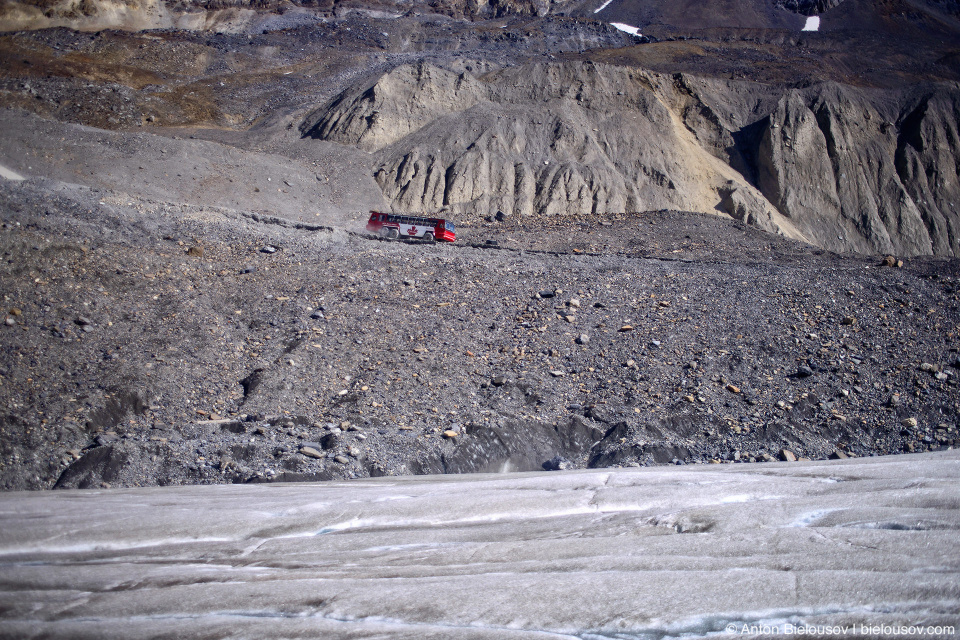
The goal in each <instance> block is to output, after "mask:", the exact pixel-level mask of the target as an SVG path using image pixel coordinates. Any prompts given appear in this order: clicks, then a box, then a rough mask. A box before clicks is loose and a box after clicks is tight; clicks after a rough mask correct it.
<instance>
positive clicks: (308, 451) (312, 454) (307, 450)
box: [299, 447, 324, 459]
mask: <svg viewBox="0 0 960 640" xmlns="http://www.w3.org/2000/svg"><path fill="white" fill-rule="evenodd" d="M299 453H300V454H301V455H305V456H307V457H308V458H318V459H319V458H323V457H324V455H323V454H322V453H320V452H319V451H317V450H316V449H314V448H313V447H300V449H299Z"/></svg>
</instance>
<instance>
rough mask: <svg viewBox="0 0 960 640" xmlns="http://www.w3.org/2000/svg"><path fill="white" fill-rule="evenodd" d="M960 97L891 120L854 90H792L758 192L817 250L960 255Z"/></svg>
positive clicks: (929, 98)
mask: <svg viewBox="0 0 960 640" xmlns="http://www.w3.org/2000/svg"><path fill="white" fill-rule="evenodd" d="M957 97H958V96H957V94H956V92H955V91H951V90H947V89H943V88H940V89H935V90H934V91H933V93H931V94H930V95H924V96H920V97H918V98H913V99H912V100H909V101H904V102H905V106H904V107H902V108H901V113H900V115H893V114H890V113H886V114H882V113H880V111H878V109H877V108H875V107H874V106H873V105H872V104H871V103H870V101H869V100H867V99H865V97H864V96H863V95H860V94H858V93H856V92H854V91H853V90H851V89H850V88H845V87H838V86H835V85H829V86H825V87H821V88H819V90H818V91H817V92H815V93H814V94H812V95H809V96H801V95H800V93H799V92H797V91H793V92H791V93H789V94H787V95H786V96H784V98H783V99H781V101H780V103H779V104H778V105H777V108H776V110H775V111H774V112H773V113H772V114H770V116H769V117H768V118H767V119H766V120H765V121H764V122H763V132H762V135H761V139H760V142H759V145H758V147H757V154H756V163H757V183H758V186H759V187H760V190H761V191H762V192H763V194H764V195H765V196H766V197H767V198H768V199H769V200H770V201H771V202H772V203H773V204H774V205H775V206H776V207H777V208H778V209H779V210H780V211H781V212H782V213H783V214H784V215H786V216H788V217H789V218H790V219H791V220H792V221H793V222H794V223H795V224H796V226H797V227H798V228H799V229H800V230H801V231H802V232H803V233H804V235H806V236H807V237H808V238H810V239H811V240H812V241H813V242H814V243H815V244H817V245H819V246H821V247H824V248H827V249H832V250H836V251H857V252H862V253H896V254H902V255H921V254H935V255H958V250H960V245H958V244H957V240H956V227H957V223H958V218H957V213H956V210H955V209H954V208H953V203H955V202H957V196H958V195H960V193H958V186H960V183H958V177H957V171H956V164H957V157H958V140H957V133H956V122H957V113H958V110H957V105H956V101H957Z"/></svg>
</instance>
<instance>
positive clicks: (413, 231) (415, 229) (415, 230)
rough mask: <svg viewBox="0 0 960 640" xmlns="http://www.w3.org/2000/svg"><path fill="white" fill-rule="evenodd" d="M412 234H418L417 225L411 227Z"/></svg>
mask: <svg viewBox="0 0 960 640" xmlns="http://www.w3.org/2000/svg"><path fill="white" fill-rule="evenodd" d="M410 235H412V236H415V235H417V227H416V225H414V226H412V227H410Z"/></svg>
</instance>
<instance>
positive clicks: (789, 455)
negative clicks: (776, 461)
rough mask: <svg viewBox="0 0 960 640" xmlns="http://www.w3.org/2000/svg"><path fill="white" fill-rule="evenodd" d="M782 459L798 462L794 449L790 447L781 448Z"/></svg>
mask: <svg viewBox="0 0 960 640" xmlns="http://www.w3.org/2000/svg"><path fill="white" fill-rule="evenodd" d="M780 459H781V460H783V461H784V462H796V461H797V456H796V454H795V453H794V452H793V451H790V450H789V449H781V450H780Z"/></svg>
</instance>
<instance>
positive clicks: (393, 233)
mask: <svg viewBox="0 0 960 640" xmlns="http://www.w3.org/2000/svg"><path fill="white" fill-rule="evenodd" d="M399 237H400V232H399V231H398V230H397V229H393V228H391V229H387V240H396V239H397V238H399Z"/></svg>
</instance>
